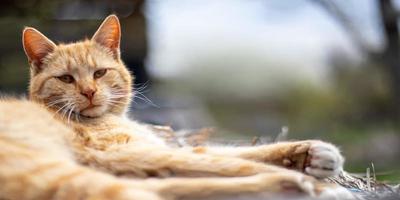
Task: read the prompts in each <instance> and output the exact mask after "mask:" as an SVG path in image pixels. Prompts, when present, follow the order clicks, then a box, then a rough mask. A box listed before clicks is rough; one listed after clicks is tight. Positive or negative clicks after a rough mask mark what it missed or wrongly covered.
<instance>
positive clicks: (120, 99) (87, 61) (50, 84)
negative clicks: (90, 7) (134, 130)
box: [22, 15, 132, 118]
mask: <svg viewBox="0 0 400 200" xmlns="http://www.w3.org/2000/svg"><path fill="white" fill-rule="evenodd" d="M120 38H121V29H120V24H119V20H118V18H117V17H116V16H115V15H111V16H109V17H107V18H106V19H105V20H104V22H103V23H102V24H101V26H100V27H99V29H98V30H97V31H96V33H95V34H94V36H93V37H92V38H91V39H90V40H84V41H80V42H76V43H70V44H58V45H56V44H55V43H53V42H52V41H51V40H49V39H48V38H47V37H45V36H44V35H43V34H41V33H40V32H39V31H37V30H36V29H34V28H30V27H27V28H25V29H24V31H23V37H22V42H23V46H24V50H25V53H26V55H27V57H28V61H29V63H30V66H31V68H30V69H31V79H30V86H29V93H30V98H31V99H32V100H34V101H37V102H40V103H44V104H46V105H47V106H48V107H49V108H53V109H54V110H55V111H58V112H59V113H62V114H64V115H65V116H68V115H77V114H79V115H80V116H85V117H92V118H93V117H100V116H102V115H104V114H105V113H113V114H117V115H119V114H122V113H124V112H125V110H126V109H127V107H128V104H129V102H130V98H131V96H132V94H131V89H132V88H131V82H132V77H131V75H130V73H129V71H128V70H127V68H126V67H125V65H124V64H123V62H122V61H121V58H120V50H119V48H120Z"/></svg>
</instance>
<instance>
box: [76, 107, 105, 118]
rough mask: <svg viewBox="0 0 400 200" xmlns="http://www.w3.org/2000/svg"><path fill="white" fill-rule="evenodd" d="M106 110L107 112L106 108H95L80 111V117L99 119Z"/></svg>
mask: <svg viewBox="0 0 400 200" xmlns="http://www.w3.org/2000/svg"><path fill="white" fill-rule="evenodd" d="M106 110H107V107H106V106H95V107H91V108H88V109H83V110H81V112H80V115H82V116H84V117H91V118H94V117H100V116H101V115H103V114H104V113H105V112H106Z"/></svg>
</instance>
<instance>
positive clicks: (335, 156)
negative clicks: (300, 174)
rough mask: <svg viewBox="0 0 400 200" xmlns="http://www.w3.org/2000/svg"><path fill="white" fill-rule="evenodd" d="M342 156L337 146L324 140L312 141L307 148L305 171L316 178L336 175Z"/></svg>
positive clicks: (341, 163)
mask: <svg viewBox="0 0 400 200" xmlns="http://www.w3.org/2000/svg"><path fill="white" fill-rule="evenodd" d="M343 163H344V158H343V156H342V155H341V154H340V151H339V149H338V148H337V147H335V146H333V145H331V144H329V143H325V142H319V141H318V142H313V143H312V144H311V146H310V148H309V150H308V158H307V163H306V166H305V169H304V170H305V173H306V174H309V175H311V176H314V177H317V178H326V177H331V176H336V175H338V174H339V173H340V172H341V171H342V170H343Z"/></svg>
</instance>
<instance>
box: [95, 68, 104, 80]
mask: <svg viewBox="0 0 400 200" xmlns="http://www.w3.org/2000/svg"><path fill="white" fill-rule="evenodd" d="M106 73H107V69H99V70H97V71H95V72H94V74H93V77H94V78H95V79H98V78H101V77H103V76H104V75H105V74H106Z"/></svg>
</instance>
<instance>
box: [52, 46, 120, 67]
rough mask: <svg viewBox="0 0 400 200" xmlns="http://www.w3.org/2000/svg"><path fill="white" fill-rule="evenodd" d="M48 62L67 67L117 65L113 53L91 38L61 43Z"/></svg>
mask: <svg viewBox="0 0 400 200" xmlns="http://www.w3.org/2000/svg"><path fill="white" fill-rule="evenodd" d="M48 63H49V64H51V65H53V66H55V67H58V68H67V69H74V68H77V69H82V68H97V67H106V66H112V65H115V61H114V59H113V57H112V54H111V53H110V52H108V51H107V50H106V49H104V48H101V47H100V46H99V45H96V44H95V43H94V42H92V41H90V40H86V41H82V42H76V43H70V44H59V45H58V46H57V48H56V49H55V51H54V52H53V53H52V54H51V55H49V58H48Z"/></svg>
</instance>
